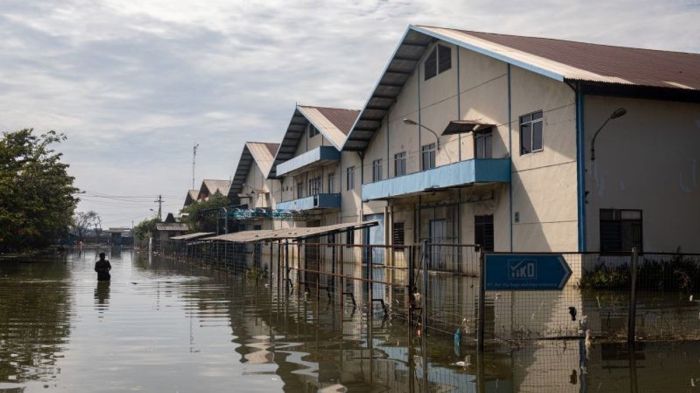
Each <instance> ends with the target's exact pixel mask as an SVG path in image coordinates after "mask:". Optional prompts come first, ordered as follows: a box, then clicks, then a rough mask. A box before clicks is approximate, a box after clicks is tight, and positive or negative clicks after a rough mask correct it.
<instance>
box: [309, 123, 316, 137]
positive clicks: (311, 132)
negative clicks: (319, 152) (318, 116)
mask: <svg viewBox="0 0 700 393" xmlns="http://www.w3.org/2000/svg"><path fill="white" fill-rule="evenodd" d="M306 127H307V128H308V130H309V138H313V137H315V136H316V135H318V129H317V128H316V127H314V126H313V125H312V124H311V123H309V124H308V125H307V126H306Z"/></svg>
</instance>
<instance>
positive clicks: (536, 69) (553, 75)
mask: <svg viewBox="0 0 700 393" xmlns="http://www.w3.org/2000/svg"><path fill="white" fill-rule="evenodd" d="M408 28H409V30H414V31H417V32H419V33H422V34H425V35H429V36H431V37H433V38H437V39H439V40H443V41H446V42H449V43H451V44H454V45H457V46H460V47H462V48H464V49H469V50H471V51H474V52H477V53H481V54H482V55H485V56H489V57H492V58H494V59H496V60H500V61H503V62H505V63H508V64H512V65H514V66H517V67H520V68H524V69H526V70H528V71H532V72H534V73H537V74H540V75H544V76H546V77H548V78H552V79H554V80H557V81H559V82H563V81H564V76H563V75H560V74H557V73H556V72H552V71H550V70H547V69H544V68H542V67H537V66H534V65H532V64H529V63H526V62H524V61H520V60H516V59H513V58H512V57H509V56H506V55H503V54H501V53H496V52H494V51H491V50H488V49H484V48H482V47H480V46H476V45H472V44H467V43H465V42H462V41H459V40H456V39H454V38H450V37H447V36H444V35H442V34H438V33H435V32H433V31H430V30H426V29H424V28H422V27H419V26H414V25H409V27H408ZM465 34H468V33H465Z"/></svg>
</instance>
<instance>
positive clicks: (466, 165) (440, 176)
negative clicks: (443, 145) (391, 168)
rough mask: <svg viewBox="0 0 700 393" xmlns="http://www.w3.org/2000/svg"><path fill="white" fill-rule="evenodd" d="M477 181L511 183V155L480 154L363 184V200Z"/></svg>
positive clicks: (386, 197)
mask: <svg viewBox="0 0 700 393" xmlns="http://www.w3.org/2000/svg"><path fill="white" fill-rule="evenodd" d="M476 183H510V158H499V159H493V158H488V159H487V158H477V159H473V160H466V161H460V162H456V163H453V164H448V165H443V166H441V167H437V168H433V169H430V170H427V171H421V172H415V173H411V174H409V175H405V176H400V177H394V178H391V179H386V180H381V181H378V182H374V183H369V184H363V185H362V200H363V201H371V200H376V199H388V198H392V197H399V196H404V195H408V194H414V193H418V192H422V191H430V190H436V189H441V188H448V187H456V186H461V185H469V184H476Z"/></svg>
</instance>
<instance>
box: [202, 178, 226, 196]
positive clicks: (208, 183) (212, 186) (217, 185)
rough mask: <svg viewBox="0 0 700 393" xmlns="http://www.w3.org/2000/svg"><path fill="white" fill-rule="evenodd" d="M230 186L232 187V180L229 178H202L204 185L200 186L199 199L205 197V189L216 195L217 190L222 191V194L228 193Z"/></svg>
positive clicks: (209, 193)
mask: <svg viewBox="0 0 700 393" xmlns="http://www.w3.org/2000/svg"><path fill="white" fill-rule="evenodd" d="M229 188H231V182H230V181H228V180H219V179H204V180H202V186H201V187H200V188H199V195H197V199H201V198H202V197H203V193H204V190H205V189H206V190H207V191H208V195H214V194H216V193H217V192H219V193H221V195H228V190H229Z"/></svg>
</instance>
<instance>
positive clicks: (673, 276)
mask: <svg viewBox="0 0 700 393" xmlns="http://www.w3.org/2000/svg"><path fill="white" fill-rule="evenodd" d="M630 283H631V280H630V268H629V265H627V264H625V265H620V266H617V267H609V266H606V265H605V263H601V264H599V265H597V266H596V267H595V268H594V269H593V271H590V272H586V273H584V274H583V277H582V278H581V284H580V285H581V287H582V288H592V289H627V288H629V287H630ZM637 288H638V289H647V290H658V291H684V292H693V291H696V290H697V289H698V288H700V260H695V259H692V258H689V257H686V256H683V255H680V254H677V255H674V256H673V258H671V259H670V260H667V261H663V260H656V259H644V260H643V262H642V263H640V264H639V266H638V267H637Z"/></svg>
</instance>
